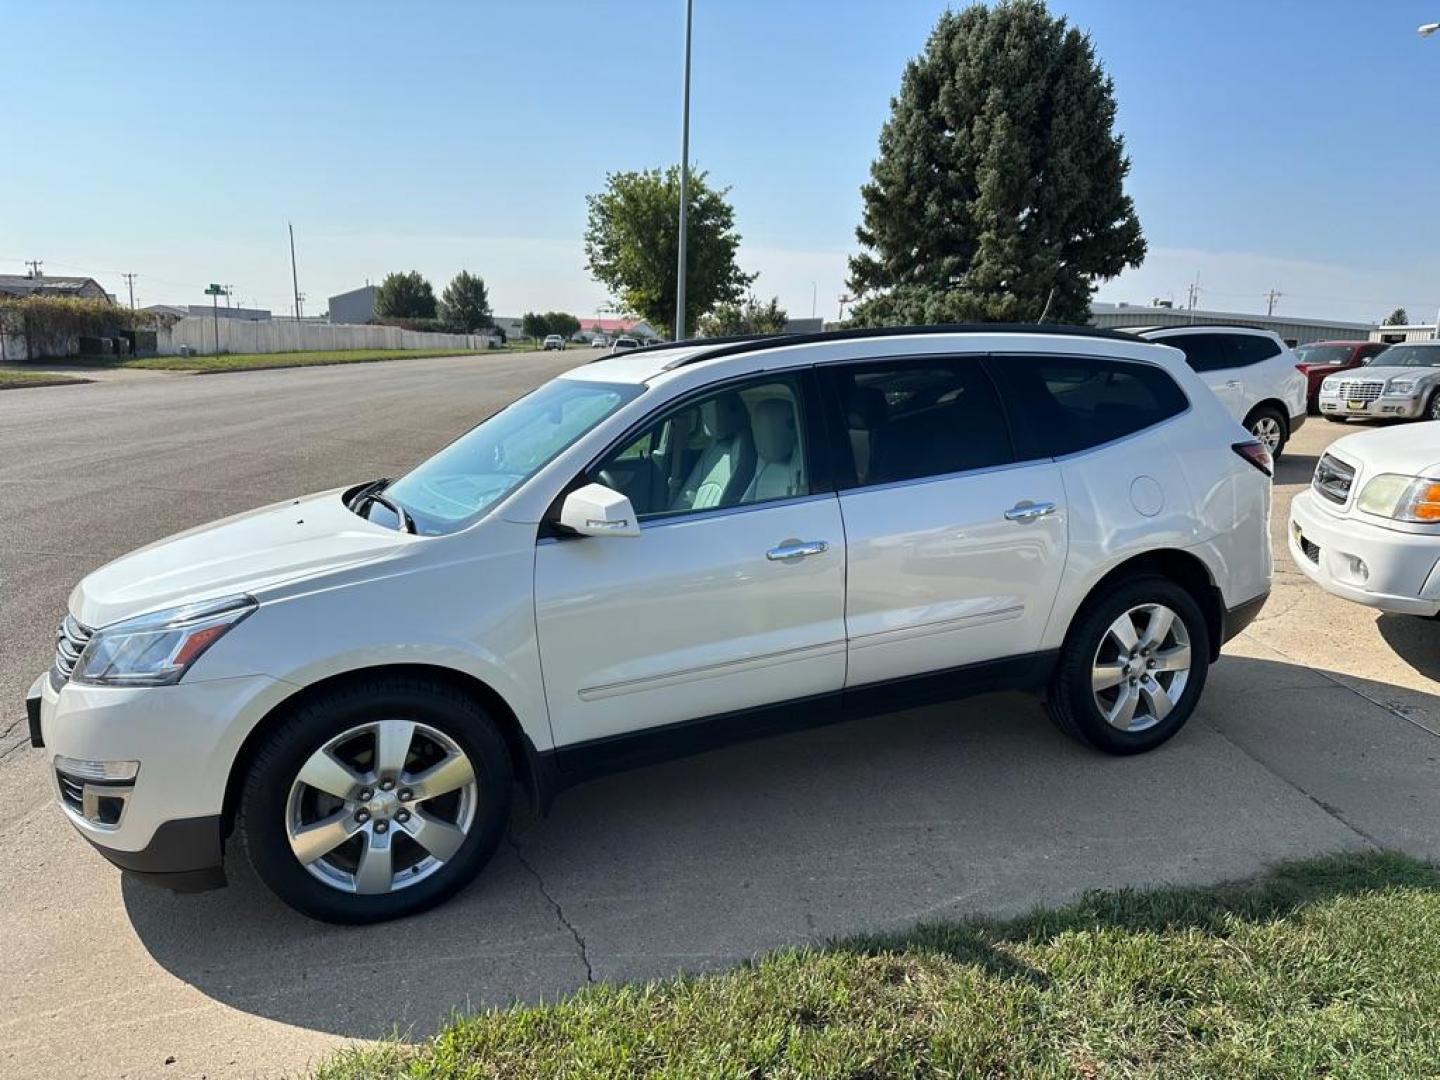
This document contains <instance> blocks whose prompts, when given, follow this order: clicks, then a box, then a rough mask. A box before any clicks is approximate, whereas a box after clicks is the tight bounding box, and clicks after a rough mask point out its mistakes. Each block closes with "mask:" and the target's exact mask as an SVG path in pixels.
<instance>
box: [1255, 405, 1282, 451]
mask: <svg viewBox="0 0 1440 1080" xmlns="http://www.w3.org/2000/svg"><path fill="white" fill-rule="evenodd" d="M1289 427H1290V425H1289V424H1288V423H1286V421H1285V417H1284V415H1283V414H1282V413H1281V412H1280V410H1279V409H1277V408H1275V407H1274V406H1273V405H1261V406H1259V407H1257V408H1256V409H1254V410H1253V411H1252V412H1251V413H1250V415H1249V416H1247V417H1246V418H1245V429H1246V430H1247V431H1249V432H1250V434H1251V435H1254V436H1255V438H1257V439H1259V440H1260V441H1261V442H1262V443H1264V444H1265V449H1267V450H1269V451H1270V456H1271V457H1272V458H1279V457H1280V455H1281V454H1282V453H1283V452H1284V450H1285V442H1286V439H1287V436H1288V432H1289Z"/></svg>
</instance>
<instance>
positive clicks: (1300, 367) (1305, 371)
mask: <svg viewBox="0 0 1440 1080" xmlns="http://www.w3.org/2000/svg"><path fill="white" fill-rule="evenodd" d="M1295 370H1296V371H1298V372H1300V374H1301V375H1309V374H1310V365H1309V364H1296V365H1295Z"/></svg>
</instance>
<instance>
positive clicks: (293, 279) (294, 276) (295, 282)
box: [285, 221, 300, 322]
mask: <svg viewBox="0 0 1440 1080" xmlns="http://www.w3.org/2000/svg"><path fill="white" fill-rule="evenodd" d="M285 224H286V225H288V226H289V227H290V286H291V288H293V289H294V290H295V321H296V322H299V321H300V274H299V272H298V271H297V270H296V269H295V226H294V225H292V224H291V223H290V222H288V221H287V222H286V223H285Z"/></svg>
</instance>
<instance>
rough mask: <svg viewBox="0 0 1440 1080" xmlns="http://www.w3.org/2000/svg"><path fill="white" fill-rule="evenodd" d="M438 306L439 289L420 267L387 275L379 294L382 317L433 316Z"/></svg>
mask: <svg viewBox="0 0 1440 1080" xmlns="http://www.w3.org/2000/svg"><path fill="white" fill-rule="evenodd" d="M435 309H436V305H435V290H434V289H433V288H431V287H430V282H428V281H426V280H425V279H424V278H423V277H421V275H420V272H419V271H418V270H410V271H408V272H405V273H395V274H386V275H385V280H384V281H382V282H381V283H380V288H379V289H378V290H376V293H375V314H376V315H377V316H379V317H380V318H382V319H433V318H435Z"/></svg>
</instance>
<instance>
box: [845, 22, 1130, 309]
mask: <svg viewBox="0 0 1440 1080" xmlns="http://www.w3.org/2000/svg"><path fill="white" fill-rule="evenodd" d="M1114 124H1115V95H1114V86H1113V84H1112V82H1111V80H1110V78H1109V77H1108V76H1107V75H1106V74H1105V72H1104V69H1103V68H1102V67H1101V66H1100V63H1099V61H1098V60H1097V59H1096V56H1095V50H1094V47H1093V46H1092V44H1091V41H1090V39H1089V37H1088V36H1087V35H1086V34H1083V33H1081V32H1080V31H1079V30H1077V29H1075V28H1074V27H1072V26H1070V25H1069V24H1068V22H1067V21H1066V20H1065V19H1064V18H1059V17H1056V16H1052V15H1051V14H1050V13H1049V11H1048V10H1047V9H1046V6H1045V4H1044V2H1043V0H1001V2H1000V3H997V4H995V5H994V6H986V5H984V4H974V5H972V6H970V7H967V8H965V9H964V10H962V11H958V12H946V13H945V14H944V15H942V16H941V17H940V21H939V22H938V23H937V24H936V26H935V29H934V31H933V32H932V33H931V35H930V40H929V42H928V43H927V44H926V47H925V51H924V52H923V53H922V54H921V55H920V56H919V57H918V58H917V59H915V60H912V61H911V62H910V63H909V64H908V65H907V66H906V68H905V73H904V76H903V77H902V79H901V84H900V93H899V95H898V96H897V97H896V98H894V99H893V100H892V102H891V115H890V119H889V120H888V121H887V122H886V124H885V126H884V128H883V129H882V130H881V133H880V156H879V157H878V158H877V159H876V160H875V162H874V163H873V165H872V166H871V170H870V173H871V179H870V182H869V183H867V184H865V185H864V187H863V188H862V189H861V194H862V196H863V198H864V204H865V209H864V216H863V223H862V224H861V226H860V227H859V228H857V229H856V230H855V234H856V237H857V238H858V239H859V241H860V244H861V245H862V248H863V249H864V250H863V251H862V252H861V254H859V255H856V256H854V257H853V258H852V259H851V260H850V288H851V289H852V290H853V291H854V292H855V293H856V295H858V296H860V297H861V300H860V303H859V304H858V305H857V306H856V308H855V310H854V314H853V319H854V321H855V322H856V323H858V324H860V325H895V324H899V323H929V322H965V321H1017V322H1031V321H1036V320H1039V319H1041V318H1042V317H1043V318H1044V319H1046V320H1047V321H1051V322H1072V323H1083V322H1085V321H1086V320H1087V319H1088V318H1089V315H1090V298H1091V296H1092V295H1093V294H1094V290H1095V283H1096V281H1097V280H1103V279H1105V278H1111V277H1114V276H1115V275H1116V274H1119V273H1120V271H1121V270H1123V269H1125V268H1126V267H1127V266H1136V265H1138V264H1139V263H1140V261H1141V260H1142V259H1143V258H1144V257H1145V240H1144V237H1143V236H1142V234H1141V231H1140V222H1139V219H1138V218H1137V217H1136V215H1135V207H1134V204H1133V203H1132V202H1131V200H1130V197H1129V196H1128V195H1126V194H1125V189H1124V180H1125V176H1126V174H1127V173H1128V172H1129V170H1130V162H1129V159H1128V158H1127V157H1126V156H1125V152H1124V141H1123V140H1122V139H1121V137H1120V136H1119V135H1117V134H1116V133H1115V131H1114Z"/></svg>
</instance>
